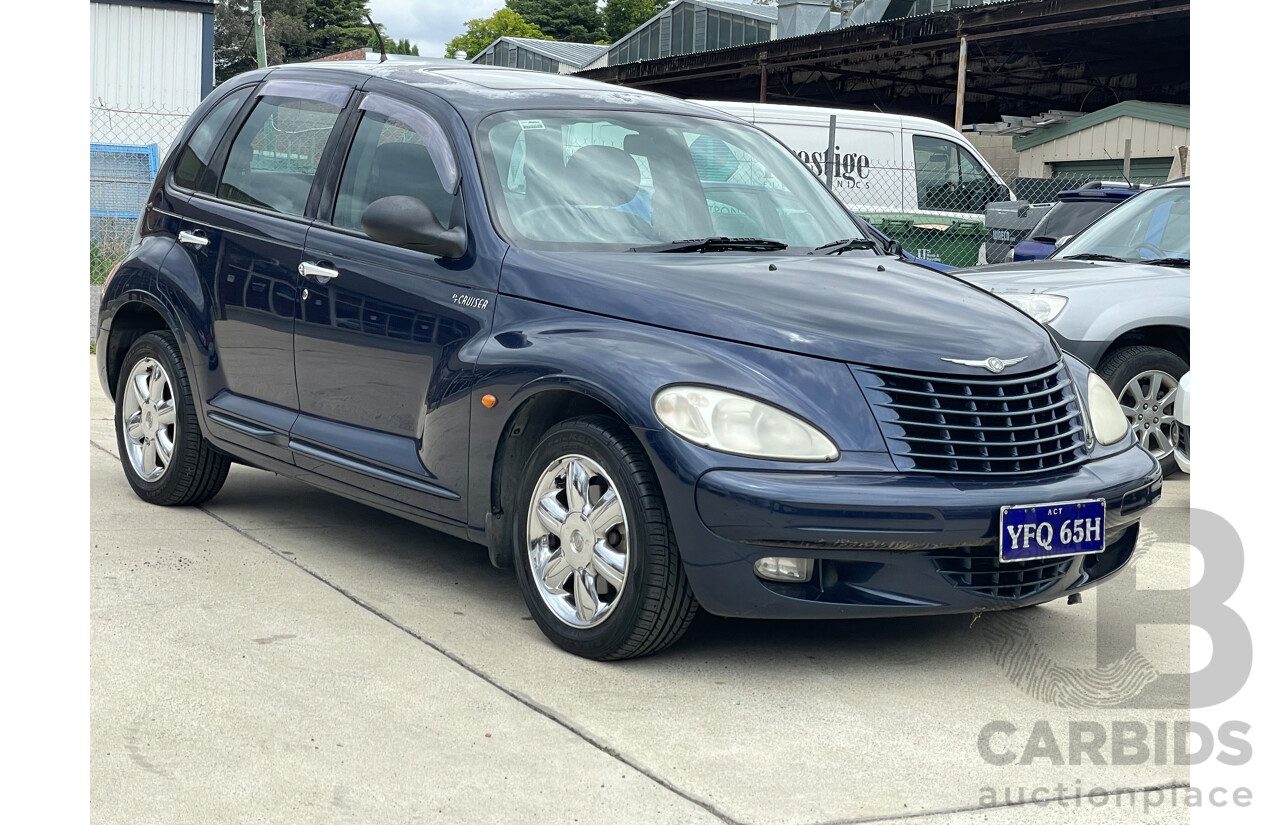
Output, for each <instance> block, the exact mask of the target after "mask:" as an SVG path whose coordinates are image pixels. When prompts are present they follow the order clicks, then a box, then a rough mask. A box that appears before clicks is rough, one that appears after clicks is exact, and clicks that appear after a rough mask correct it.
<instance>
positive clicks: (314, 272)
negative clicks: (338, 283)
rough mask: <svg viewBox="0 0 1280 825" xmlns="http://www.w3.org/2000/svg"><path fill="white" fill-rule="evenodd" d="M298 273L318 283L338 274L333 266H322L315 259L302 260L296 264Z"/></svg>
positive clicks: (323, 282)
mask: <svg viewBox="0 0 1280 825" xmlns="http://www.w3.org/2000/svg"><path fill="white" fill-rule="evenodd" d="M326 263H327V262H326ZM298 274H299V275H301V276H302V277H304V278H310V279H311V280H313V281H315V282H316V283H320V284H327V283H329V281H331V280H333V279H334V278H336V277H338V275H339V273H338V270H336V269H334V268H333V267H331V266H324V265H323V264H319V263H316V262H315V261H303V262H302V263H300V264H298Z"/></svg>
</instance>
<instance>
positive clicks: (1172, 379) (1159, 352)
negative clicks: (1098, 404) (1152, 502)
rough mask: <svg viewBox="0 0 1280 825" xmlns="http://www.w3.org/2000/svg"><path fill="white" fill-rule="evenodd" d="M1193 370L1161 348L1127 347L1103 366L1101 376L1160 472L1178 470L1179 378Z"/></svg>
mask: <svg viewBox="0 0 1280 825" xmlns="http://www.w3.org/2000/svg"><path fill="white" fill-rule="evenodd" d="M1190 369H1191V368H1190V367H1189V366H1187V362H1186V361H1183V360H1182V359H1181V358H1179V357H1178V356H1176V355H1174V354H1173V353H1172V352H1169V351H1168V350H1166V349H1159V348H1158V347H1141V346H1140V347H1124V348H1123V349H1119V350H1116V351H1115V352H1113V353H1111V354H1110V355H1108V356H1107V357H1106V359H1104V360H1103V362H1102V364H1101V365H1099V368H1098V375H1099V376H1100V377H1101V378H1102V380H1104V381H1106V382H1107V386H1108V387H1110V388H1111V391H1112V392H1114V393H1115V394H1116V398H1118V399H1119V400H1120V406H1121V407H1122V408H1123V409H1124V413H1125V415H1127V416H1128V417H1129V424H1130V425H1131V426H1132V427H1133V432H1134V435H1136V436H1137V437H1138V443H1139V444H1141V445H1142V446H1143V448H1144V449H1146V451H1147V452H1149V453H1151V455H1153V456H1155V458H1156V460H1157V461H1159V462H1160V469H1161V470H1163V471H1164V472H1165V473H1171V472H1173V471H1174V469H1176V464H1175V459H1174V456H1173V431H1174V427H1175V423H1174V420H1173V399H1174V396H1175V394H1176V391H1177V389H1178V378H1180V377H1181V376H1183V375H1186V374H1187V372H1188V371H1189V370H1190Z"/></svg>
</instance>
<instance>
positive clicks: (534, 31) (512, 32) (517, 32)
mask: <svg viewBox="0 0 1280 825" xmlns="http://www.w3.org/2000/svg"><path fill="white" fill-rule="evenodd" d="M499 37H529V38H533V39H534V40H550V39H551V38H550V37H547V36H546V35H545V34H543V33H542V29H540V28H538V27H537V26H535V25H534V24H532V23H529V22H527V21H526V20H525V19H524V18H523V17H521V16H520V15H518V14H516V13H515V12H514V11H512V10H511V9H498V10H497V11H496V12H494V13H493V16H492V17H485V18H476V19H475V20H468V21H467V30H466V31H464V32H463V33H462V34H460V35H458V36H457V37H455V38H453V39H452V40H450V41H449V43H448V44H447V45H446V46H445V47H444V56H445V57H453V54H454V52H458V51H464V52H466V53H467V58H468V59H470V58H473V57H475V56H476V55H478V54H480V52H482V51H484V50H485V49H486V48H488V47H489V44H490V43H492V42H493V41H495V40H497V39H498V38H499Z"/></svg>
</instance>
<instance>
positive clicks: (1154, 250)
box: [1133, 241, 1169, 261]
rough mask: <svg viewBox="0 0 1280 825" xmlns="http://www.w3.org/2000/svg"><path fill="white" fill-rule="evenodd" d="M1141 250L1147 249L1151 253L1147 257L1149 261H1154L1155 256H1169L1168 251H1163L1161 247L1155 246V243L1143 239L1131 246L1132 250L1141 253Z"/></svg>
mask: <svg viewBox="0 0 1280 825" xmlns="http://www.w3.org/2000/svg"><path fill="white" fill-rule="evenodd" d="M1143 250H1147V251H1149V252H1151V253H1152V255H1151V257H1149V258H1147V260H1150V261H1154V260H1156V259H1157V258H1167V257H1169V253H1167V252H1165V251H1164V250H1163V249H1161V248H1160V247H1158V246H1156V245H1155V244H1149V243H1147V242H1146V241H1143V242H1142V243H1140V244H1138V245H1137V246H1135V247H1134V248H1133V251H1134V252H1137V253H1139V254H1141V253H1142V251H1143Z"/></svg>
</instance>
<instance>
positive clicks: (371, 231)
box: [360, 195, 467, 258]
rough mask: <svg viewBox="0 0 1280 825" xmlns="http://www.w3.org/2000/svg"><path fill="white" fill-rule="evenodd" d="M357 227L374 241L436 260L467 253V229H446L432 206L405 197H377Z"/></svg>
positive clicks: (457, 227)
mask: <svg viewBox="0 0 1280 825" xmlns="http://www.w3.org/2000/svg"><path fill="white" fill-rule="evenodd" d="M360 226H361V228H363V229H364V233H365V234H366V235H368V236H369V237H370V238H372V239H373V240H375V241H379V242H381V243H386V244H391V245H392V246H404V247H408V248H410V249H416V250H418V251H420V252H425V253H427V254H428V255H434V256H435V257H437V258H461V257H462V254H463V253H464V252H466V251H467V231H466V229H464V228H463V227H461V226H455V227H454V228H452V229H445V228H444V227H443V226H441V225H440V221H438V220H436V216H435V213H433V212H432V211H431V207H429V206H427V205H426V204H425V203H423V202H422V201H420V200H418V199H417V198H414V197H410V196H408V195H391V196H390V197H386V198H378V199H377V200H376V201H374V202H373V203H371V204H369V206H368V207H366V208H365V210H364V214H362V215H361V216H360Z"/></svg>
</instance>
